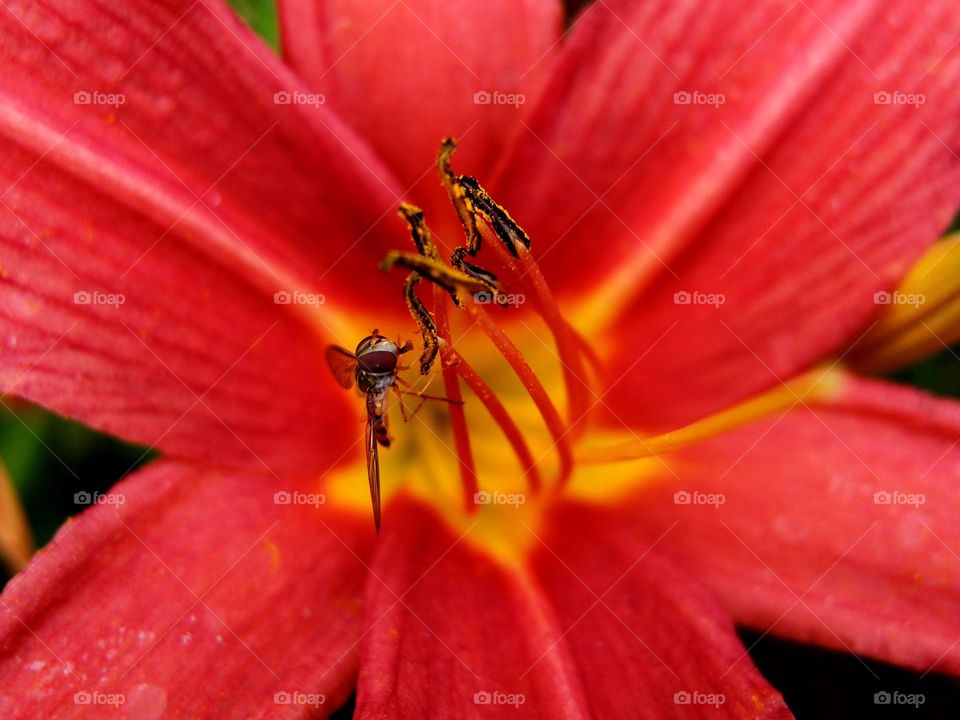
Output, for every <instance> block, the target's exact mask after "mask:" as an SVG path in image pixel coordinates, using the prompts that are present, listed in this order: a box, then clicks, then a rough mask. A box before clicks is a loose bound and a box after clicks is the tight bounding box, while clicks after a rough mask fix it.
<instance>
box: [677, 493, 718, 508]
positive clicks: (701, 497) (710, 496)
mask: <svg viewBox="0 0 960 720" xmlns="http://www.w3.org/2000/svg"><path fill="white" fill-rule="evenodd" d="M726 502H727V497H726V496H725V495H724V494H723V493H705V492H700V491H699V490H694V491H693V492H690V491H688V490H677V492H675V493H674V494H673V504H674V505H712V506H713V507H715V508H719V507H720V506H721V505H723V504H725V503H726Z"/></svg>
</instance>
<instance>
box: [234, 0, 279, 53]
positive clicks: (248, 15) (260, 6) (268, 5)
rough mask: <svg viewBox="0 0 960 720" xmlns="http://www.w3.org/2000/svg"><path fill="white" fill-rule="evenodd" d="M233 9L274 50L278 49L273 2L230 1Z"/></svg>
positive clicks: (275, 4) (256, 0) (275, 8)
mask: <svg viewBox="0 0 960 720" xmlns="http://www.w3.org/2000/svg"><path fill="white" fill-rule="evenodd" d="M230 4H231V5H232V6H233V9H234V10H236V11H237V14H238V15H239V16H240V17H242V18H243V19H244V20H245V21H246V23H247V25H249V26H250V27H251V28H253V31H254V32H255V33H257V35H259V36H260V37H262V38H263V39H264V40H265V41H266V42H267V44H268V45H269V46H270V47H272V48H273V49H274V50H277V49H278V48H279V47H280V44H279V33H278V31H277V3H276V2H275V0H230Z"/></svg>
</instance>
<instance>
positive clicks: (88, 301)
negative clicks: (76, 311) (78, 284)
mask: <svg viewBox="0 0 960 720" xmlns="http://www.w3.org/2000/svg"><path fill="white" fill-rule="evenodd" d="M126 301H127V298H126V296H125V295H124V294H123V293H108V292H102V291H100V290H78V291H77V292H75V293H74V294H73V304H74V305H108V306H110V307H115V308H118V307H120V306H121V305H123V304H124V303H125V302H126Z"/></svg>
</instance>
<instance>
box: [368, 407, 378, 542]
mask: <svg viewBox="0 0 960 720" xmlns="http://www.w3.org/2000/svg"><path fill="white" fill-rule="evenodd" d="M364 436H365V437H364V445H365V446H366V450H367V479H368V480H369V481H370V503H371V504H372V505H373V523H374V525H376V526H377V533H378V534H379V533H380V455H379V454H378V451H377V428H376V421H375V419H374V418H373V417H369V418H367V427H366V432H365V433H364Z"/></svg>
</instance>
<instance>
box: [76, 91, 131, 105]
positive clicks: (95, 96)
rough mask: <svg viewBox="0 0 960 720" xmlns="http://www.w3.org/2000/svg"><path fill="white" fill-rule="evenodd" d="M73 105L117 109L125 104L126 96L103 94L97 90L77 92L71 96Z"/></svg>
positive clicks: (121, 94)
mask: <svg viewBox="0 0 960 720" xmlns="http://www.w3.org/2000/svg"><path fill="white" fill-rule="evenodd" d="M73 104H74V105H109V106H111V107H115V108H119V107H120V106H121V105H126V104H127V96H126V95H124V94H123V93H105V92H99V91H97V90H93V91H90V90H78V91H77V92H75V93H74V94H73Z"/></svg>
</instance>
